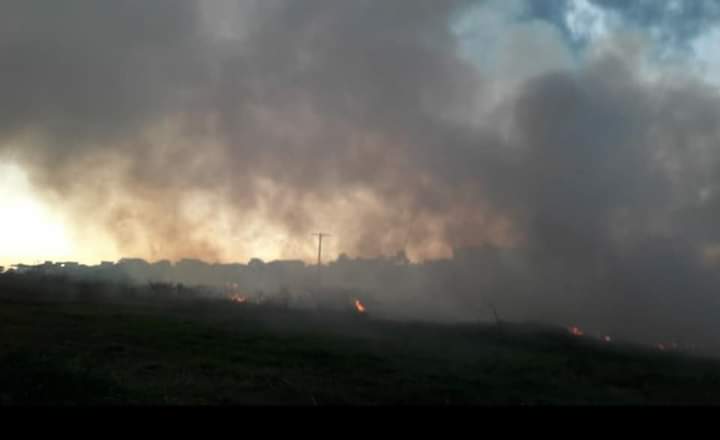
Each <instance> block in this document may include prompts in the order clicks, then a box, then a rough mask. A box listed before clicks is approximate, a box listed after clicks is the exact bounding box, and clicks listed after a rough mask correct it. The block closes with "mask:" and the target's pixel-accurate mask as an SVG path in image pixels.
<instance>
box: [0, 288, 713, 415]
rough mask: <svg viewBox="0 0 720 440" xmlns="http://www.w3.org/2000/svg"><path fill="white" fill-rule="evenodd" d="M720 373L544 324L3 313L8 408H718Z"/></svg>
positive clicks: (74, 306) (47, 308) (185, 312)
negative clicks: (627, 405) (546, 406)
mask: <svg viewBox="0 0 720 440" xmlns="http://www.w3.org/2000/svg"><path fill="white" fill-rule="evenodd" d="M718 396H720V362H718V361H715V360H711V359H701V358H693V357H689V356H684V355H681V354H678V353H663V352H658V351H653V350H649V349H643V348H639V347H635V346H630V345H618V344H612V345H610V344H602V343H600V342H595V341H593V340H590V339H584V338H576V337H573V336H570V335H568V334H567V332H565V331H564V330H562V329H553V328H547V327H541V326H534V327H533V326H521V325H504V326H503V328H502V329H498V328H496V327H495V326H492V325H456V326H442V325H434V324H417V323H415V324H413V323H392V322H381V321H373V320H372V319H364V318H363V317H360V316H357V315H355V314H353V313H350V312H347V313H344V312H324V313H322V314H320V313H311V312H304V311H297V310H289V309H283V308H279V307H269V306H258V305H237V304H232V303H229V302H224V301H210V300H206V301H188V302H176V303H168V304H165V305H159V304H154V305H153V304H140V303H137V304H128V303H125V304H121V303H105V304H100V303H68V302H65V303H60V302H57V303H50V302H45V303H39V302H38V303H34V304H33V303H29V302H18V301H8V300H5V301H3V302H0V404H3V405H227V404H255V405H258V404H259V405H311V406H312V405H328V404H352V405H354V404H360V405H366V404H369V405H375V404H410V405H417V404H420V405H422V404H433V405H448V404H449V405H457V404H510V405H535V404H573V405H574V404H581V405H583V404H609V405H613V404H714V403H716V402H718V400H720V397H718Z"/></svg>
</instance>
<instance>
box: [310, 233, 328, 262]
mask: <svg viewBox="0 0 720 440" xmlns="http://www.w3.org/2000/svg"><path fill="white" fill-rule="evenodd" d="M313 235H314V236H316V237H317V238H318V262H317V265H318V267H320V266H321V265H322V242H323V238H324V237H330V234H326V233H324V232H318V233H315V234H313Z"/></svg>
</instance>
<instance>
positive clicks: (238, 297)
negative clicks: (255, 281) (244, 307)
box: [230, 295, 248, 304]
mask: <svg viewBox="0 0 720 440" xmlns="http://www.w3.org/2000/svg"><path fill="white" fill-rule="evenodd" d="M247 300H248V299H247V297H246V296H241V295H231V296H230V301H232V302H236V303H238V304H244V303H246V302H247Z"/></svg>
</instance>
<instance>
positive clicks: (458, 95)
mask: <svg viewBox="0 0 720 440" xmlns="http://www.w3.org/2000/svg"><path fill="white" fill-rule="evenodd" d="M476 4H478V2H468V1H444V2H438V1H435V0H412V1H410V0H407V1H394V2H390V3H388V2H385V1H370V0H367V1H352V2H337V1H331V0H305V1H297V0H293V1H290V0H287V1H284V0H273V1H262V2H251V1H247V2H237V3H234V2H193V1H189V0H188V1H184V0H183V1H177V0H173V1H153V2H141V1H130V0H127V1H115V2H107V3H106V2H103V3H100V2H95V1H81V0H74V1H65V2H61V3H59V2H58V3H57V4H55V3H53V4H52V5H48V4H47V2H39V1H29V0H23V1H6V2H3V5H2V6H0V17H1V18H0V29H2V31H1V32H2V38H1V39H0V41H1V42H0V65H1V66H2V68H1V69H0V98H2V102H3V106H2V109H1V110H0V138H2V139H3V141H4V143H3V145H5V147H4V153H5V154H6V155H9V157H12V158H13V159H14V160H16V161H18V162H20V163H21V164H22V165H23V166H25V167H26V168H27V169H28V170H29V171H30V172H31V176H32V178H33V180H34V182H35V183H36V184H37V185H38V186H39V187H40V188H41V189H42V190H43V191H45V194H46V196H47V197H48V199H49V200H54V201H56V202H57V203H60V204H62V206H64V207H65V210H66V211H67V212H68V213H70V214H71V215H72V216H73V219H74V220H75V222H76V224H77V226H78V229H80V230H82V229H83V228H84V227H85V226H87V225H90V224H92V225H101V226H103V227H104V228H105V229H106V230H107V231H109V232H110V233H111V234H112V236H113V238H114V239H115V240H116V242H117V243H118V246H119V248H120V250H121V251H122V252H124V253H126V254H135V255H138V256H142V257H145V258H150V259H160V258H171V259H178V258H181V257H197V258H204V259H209V260H231V259H238V258H249V257H250V256H252V255H251V254H252V252H254V251H257V249H258V246H262V242H263V240H264V238H263V237H266V236H268V235H272V234H281V235H282V236H283V237H285V238H284V239H283V240H285V242H286V245H285V246H280V247H276V248H275V251H276V252H279V253H280V254H281V255H279V256H283V257H290V256H292V257H298V256H302V257H310V256H311V255H312V241H311V237H310V236H309V234H310V233H311V232H314V231H315V230H317V229H318V228H323V229H325V228H330V229H332V231H331V232H334V233H335V234H334V240H335V244H336V246H337V248H338V249H340V250H342V251H345V252H348V253H350V254H355V255H377V254H389V253H395V251H397V250H398V249H403V248H404V249H406V250H408V252H409V253H410V254H411V255H412V256H414V257H415V258H423V257H437V256H442V255H448V254H449V253H450V252H451V250H452V249H453V248H460V247H466V246H479V245H489V246H491V247H489V248H485V249H486V252H489V253H490V255H491V257H487V258H486V260H485V261H486V262H487V261H492V262H493V263H492V264H490V263H487V264H488V265H489V266H487V267H491V268H492V270H490V269H487V268H486V269H478V267H477V266H470V267H468V268H467V270H466V271H465V272H463V271H461V272H460V273H456V274H455V280H456V281H455V282H457V283H462V282H461V280H462V279H463V277H465V276H469V275H468V273H471V274H474V275H477V274H478V273H482V274H484V278H482V279H478V278H477V276H473V277H470V278H468V279H469V280H470V281H469V284H468V287H467V288H462V289H458V291H457V292H455V291H452V292H449V293H448V294H447V295H446V296H434V297H432V298H430V297H427V296H426V297H425V300H426V301H427V302H428V304H432V303H433V301H436V302H437V301H439V302H448V303H453V304H457V305H458V310H460V309H462V307H465V306H467V305H478V304H484V303H485V302H486V301H487V300H488V298H491V297H492V298H493V301H495V302H497V303H498V304H499V305H500V308H501V309H503V310H505V311H506V313H508V314H511V315H512V314H514V315H515V316H519V317H525V318H528V317H529V318H533V317H543V318H547V319H554V320H567V319H569V318H571V317H577V319H578V320H581V319H582V320H584V321H586V322H593V321H595V322H596V324H597V323H599V324H597V325H599V326H600V325H601V324H602V325H605V327H607V326H608V325H610V324H612V325H615V324H617V325H618V326H620V325H622V326H624V327H625V328H630V327H633V326H636V327H637V329H636V330H635V332H636V333H643V332H647V333H648V334H652V333H653V332H656V331H657V329H658V328H662V329H664V330H667V331H666V333H672V332H673V331H677V332H678V333H682V334H684V335H703V336H708V337H714V336H716V334H715V333H714V331H711V330H709V329H710V328H711V323H712V322H713V320H714V319H715V316H716V314H717V312H718V309H717V301H716V300H715V298H714V293H713V292H714V291H715V290H717V289H716V287H717V286H718V280H717V275H716V273H715V272H716V266H715V265H714V263H713V260H712V258H709V257H708V256H712V252H711V251H712V250H713V249H712V248H713V246H714V245H715V244H716V243H717V239H718V237H717V231H716V228H715V227H714V225H716V224H718V220H720V218H718V217H719V215H720V193H718V189H719V188H720V180H719V178H720V175H719V174H718V170H720V167H719V166H718V165H719V164H720V162H719V161H718V159H720V156H719V155H718V153H717V149H716V145H717V144H718V140H719V139H720V133H718V128H717V124H716V121H717V120H718V117H719V116H720V114H718V113H719V112H720V100H719V98H718V94H717V90H716V89H713V88H712V87H710V86H709V85H706V84H704V83H703V82H702V81H701V80H700V79H698V78H694V79H693V78H685V77H682V78H681V77H678V76H667V77H663V78H662V79H659V80H648V79H647V78H645V77H644V76H643V74H642V72H641V70H642V69H641V68H640V65H639V63H638V60H637V54H636V53H633V52H631V51H628V50H626V45H623V44H620V43H622V42H620V43H618V44H614V43H613V44H609V45H608V47H610V48H611V49H612V50H608V51H606V52H603V53H601V54H599V55H595V56H592V57H589V58H588V61H586V62H583V63H582V64H580V65H578V66H576V67H572V68H568V67H567V66H557V67H555V68H552V67H548V68H545V69H544V71H543V72H542V73H541V74H539V75H536V74H528V75H522V74H518V72H516V71H512V72H511V71H507V72H504V71H499V72H494V73H488V71H487V70H484V69H483V67H487V66H478V65H475V64H473V63H472V62H470V61H469V60H467V59H466V58H464V57H463V56H462V55H461V54H460V53H461V51H460V50H459V49H460V42H459V41H458V36H457V35H456V34H455V33H453V30H452V21H453V20H454V19H455V18H456V17H458V16H459V15H462V13H463V11H466V10H467V8H468V7H470V6H473V5H476ZM220 18H222V20H220ZM221 22H222V23H221ZM533 29H535V28H531V29H529V30H528V29H525V30H523V32H524V33H521V32H518V33H517V35H516V34H515V32H516V30H517V28H515V27H508V30H507V32H508V35H506V36H503V37H506V38H508V39H512V38H517V39H523V38H525V39H527V40H529V41H532V40H533V36H534V35H535V34H533V32H535V31H534V30H533ZM543 32H545V31H544V30H543ZM542 35H543V36H547V33H543V34H542ZM518 41H524V40H518ZM537 41H540V43H537V44H546V45H547V46H548V50H555V49H556V48H555V47H550V44H555V43H552V41H554V40H551V39H547V40H545V39H538V40H537ZM545 41H547V43H545ZM510 47H513V46H510ZM518 47H520V46H518ZM512 55H513V54H509V55H508V56H510V57H512ZM518 56H520V55H518ZM514 61H515V63H514V64H512V65H513V66H515V69H522V68H526V69H527V71H528V72H535V70H534V67H533V64H534V62H528V61H526V60H523V59H516V60H514ZM488 63H491V61H490V60H488ZM522 66H525V67H522ZM495 67H497V66H495ZM501 67H502V66H501ZM521 73H522V72H521ZM506 76H512V77H513V78H521V79H522V80H520V81H517V82H511V81H506ZM525 77H528V78H529V79H525ZM498 96H500V97H501V98H500V99H499V100H498ZM89 213H91V215H88V214H89ZM249 230H251V231H252V232H251V233H248V231H249ZM248 234H249V235H248ZM236 237H240V238H238V239H237V240H234V238H236ZM244 240H246V241H244ZM253 240H257V241H258V242H259V243H261V244H257V243H253ZM487 249H492V250H487ZM493 255H494V256H493ZM433 282H435V281H432V280H431V279H424V283H419V284H420V285H425V286H427V285H429V284H431V283H433ZM458 285H461V284H458ZM479 285H482V286H483V288H482V292H481V293H478V289H477V288H475V287H473V286H479ZM432 309H433V307H432V306H428V308H427V310H428V311H431V310H432ZM510 311H512V312H510ZM428 314H429V315H432V313H431V312H428ZM718 336H720V335H718Z"/></svg>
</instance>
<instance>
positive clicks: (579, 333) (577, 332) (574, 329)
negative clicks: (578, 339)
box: [568, 326, 585, 336]
mask: <svg viewBox="0 0 720 440" xmlns="http://www.w3.org/2000/svg"><path fill="white" fill-rule="evenodd" d="M568 330H569V331H570V334H571V335H573V336H583V335H584V334H585V333H583V331H582V330H580V328H579V327H575V326H572V327H570V328H569V329H568Z"/></svg>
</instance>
